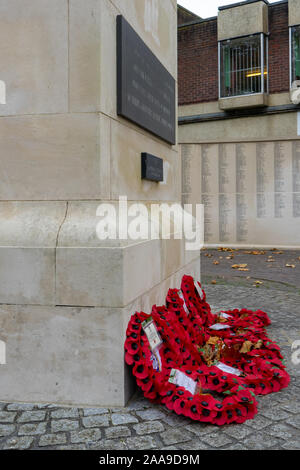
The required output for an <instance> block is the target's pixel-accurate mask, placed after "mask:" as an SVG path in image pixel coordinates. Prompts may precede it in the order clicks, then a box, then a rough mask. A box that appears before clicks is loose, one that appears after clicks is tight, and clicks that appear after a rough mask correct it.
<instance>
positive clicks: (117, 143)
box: [111, 121, 180, 201]
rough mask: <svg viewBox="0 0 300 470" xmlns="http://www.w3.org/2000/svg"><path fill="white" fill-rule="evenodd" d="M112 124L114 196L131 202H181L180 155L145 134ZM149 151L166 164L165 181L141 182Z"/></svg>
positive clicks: (112, 191) (121, 125)
mask: <svg viewBox="0 0 300 470" xmlns="http://www.w3.org/2000/svg"><path fill="white" fill-rule="evenodd" d="M124 124H125V122H124V121H123V122H122V124H121V123H117V122H115V121H114V122H112V135H113V139H112V149H111V151H112V155H111V158H112V165H111V196H112V198H113V199H118V198H119V196H120V195H127V196H128V199H130V200H142V201H147V200H150V201H157V200H161V201H176V200H177V201H178V200H179V199H180V180H179V177H180V165H179V155H178V152H177V151H176V150H174V149H173V147H171V146H169V145H165V144H163V143H162V142H161V141H158V140H157V139H154V138H153V139H152V138H150V136H149V137H148V136H146V135H144V134H143V133H140V132H137V131H135V130H134V129H131V128H128V127H127V126H126V125H124ZM145 151H147V152H148V153H151V154H152V155H155V156H157V157H160V158H163V160H164V181H163V182H161V183H156V182H152V181H146V180H142V179H141V153H142V152H145Z"/></svg>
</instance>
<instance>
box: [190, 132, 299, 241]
mask: <svg viewBox="0 0 300 470" xmlns="http://www.w3.org/2000/svg"><path fill="white" fill-rule="evenodd" d="M181 152H182V194H183V203H192V204H196V203H203V204H204V214H205V244H206V245H208V246H209V245H228V246H233V245H234V246H265V247H273V246H274V247H275V246H277V247H278V246H282V247H296V246H299V244H300V142H299V141H276V142H274V141H273V142H251V143H250V142H244V143H226V144H222V143H221V144H193V145H190V144H184V145H182V146H181Z"/></svg>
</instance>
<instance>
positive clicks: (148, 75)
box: [117, 15, 176, 145]
mask: <svg viewBox="0 0 300 470" xmlns="http://www.w3.org/2000/svg"><path fill="white" fill-rule="evenodd" d="M175 100H176V97H175V80H174V78H173V77H172V75H171V74H170V73H169V72H168V71H167V69H166V68H165V67H164V66H163V65H162V64H161V62H160V61H159V60H158V59H157V57H156V56H155V55H154V54H153V53H152V51H151V50H150V49H149V47H148V46H146V44H145V43H144V42H143V40H142V39H141V38H140V36H139V35H138V34H137V33H136V32H135V31H134V29H133V28H132V27H131V26H130V24H129V23H128V22H127V21H126V20H125V18H124V17H123V16H122V15H119V16H117V113H118V115H120V116H123V117H125V118H126V119H129V120H130V121H132V122H134V123H135V124H137V125H139V126H141V127H143V128H144V129H146V130H148V131H150V132H152V133H153V134H155V135H157V136H158V137H160V138H162V139H163V140H165V141H166V142H168V143H170V144H172V145H174V144H175V143H176V132H175V129H176V112H175V111H176V107H175V106H176V105H175Z"/></svg>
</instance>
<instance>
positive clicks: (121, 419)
mask: <svg viewBox="0 0 300 470" xmlns="http://www.w3.org/2000/svg"><path fill="white" fill-rule="evenodd" d="M111 421H112V423H113V424H114V425H118V424H129V423H138V422H139V421H138V419H137V418H135V417H134V416H132V415H130V414H129V413H124V414H119V413H115V414H113V415H111Z"/></svg>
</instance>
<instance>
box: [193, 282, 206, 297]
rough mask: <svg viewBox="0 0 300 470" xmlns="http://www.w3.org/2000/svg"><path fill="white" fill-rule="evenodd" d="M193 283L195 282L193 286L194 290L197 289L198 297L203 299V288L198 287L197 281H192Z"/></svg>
mask: <svg viewBox="0 0 300 470" xmlns="http://www.w3.org/2000/svg"><path fill="white" fill-rule="evenodd" d="M194 284H195V288H196V290H197V292H198V294H199V296H200V299H201V300H203V299H204V292H203V290H202V289H201V287H199V285H198V282H194Z"/></svg>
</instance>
